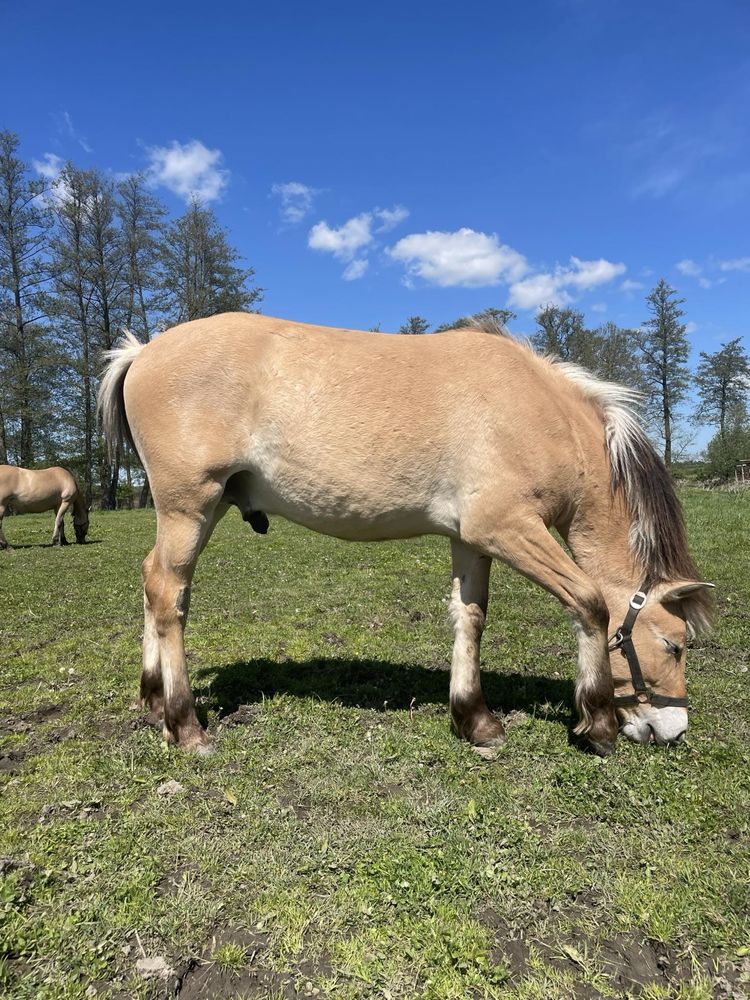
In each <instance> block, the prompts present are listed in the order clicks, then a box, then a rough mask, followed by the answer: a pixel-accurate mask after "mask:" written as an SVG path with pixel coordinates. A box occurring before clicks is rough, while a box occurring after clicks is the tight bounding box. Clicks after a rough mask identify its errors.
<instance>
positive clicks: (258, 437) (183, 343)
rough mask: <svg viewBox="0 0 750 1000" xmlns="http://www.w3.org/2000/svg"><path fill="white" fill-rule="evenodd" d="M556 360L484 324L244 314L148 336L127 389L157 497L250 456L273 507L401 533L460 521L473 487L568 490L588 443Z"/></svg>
mask: <svg viewBox="0 0 750 1000" xmlns="http://www.w3.org/2000/svg"><path fill="white" fill-rule="evenodd" d="M549 368H550V366H549V365H547V364H546V362H544V363H542V362H540V359H539V358H537V357H535V356H534V355H533V353H531V352H530V351H528V350H527V349H526V348H525V347H523V346H522V345H520V344H518V343H517V342H516V341H514V340H512V339H511V338H508V337H502V336H492V335H490V334H487V333H482V332H478V331H474V330H454V331H450V332H448V333H443V334H432V335H429V336H424V337H405V336H394V335H389V334H378V333H366V332H363V331H356V330H348V329H344V330H338V329H332V328H329V327H318V326H311V325H309V324H301V323H292V322H289V321H285V320H280V319H275V318H272V317H267V316H260V315H257V314H256V315H253V314H243V313H230V314H225V315H222V316H216V317H212V318H210V319H206V320H198V321H195V322H192V323H187V324H184V325H182V326H180V327H176V328H173V329H172V330H170V331H167V332H166V333H164V334H162V335H161V336H159V337H157V338H156V339H155V340H153V341H151V342H150V343H149V344H148V345H146V347H144V348H143V350H142V351H141V353H140V354H139V355H138V357H137V358H136V359H135V361H134V362H133V364H132V366H131V368H130V371H129V372H128V375H127V377H126V379H125V383H124V399H125V407H126V412H127V417H128V421H129V423H130V427H131V431H132V432H133V436H134V439H135V442H136V444H137V446H138V449H139V452H141V458H142V459H143V460H144V462H145V464H146V467H147V470H148V473H149V478H150V480H151V481H152V484H153V485H154V488H155V489H154V496H155V498H156V499H158V497H157V494H158V493H159V492H160V490H162V488H163V495H164V496H167V495H169V497H170V499H169V500H168V501H167V502H169V503H171V502H173V501H177V500H179V496H178V494H179V491H180V490H181V489H182V488H183V484H184V483H185V481H186V479H187V478H189V477H190V476H192V477H193V479H194V481H195V482H196V483H198V482H203V481H206V480H209V479H211V478H213V479H214V480H215V481H216V482H221V481H223V482H226V480H227V478H228V477H229V476H231V475H234V474H235V473H237V472H238V471H240V470H246V471H249V472H250V473H251V474H252V475H253V477H254V481H255V489H256V493H255V496H254V497H253V502H254V504H255V505H256V506H257V509H262V510H266V511H268V512H269V513H279V514H283V515H284V516H286V517H289V518H291V519H294V520H300V521H301V522H302V523H304V524H307V525H308V526H309V527H314V528H317V529H318V530H334V531H335V533H340V532H342V531H346V532H349V531H351V537H393V535H394V534H402V533H403V534H411V533H415V534H416V533H420V532H423V531H434V530H438V531H446V532H451V531H453V530H455V528H456V525H457V524H458V521H459V520H460V516H461V510H463V509H465V506H466V502H467V499H466V498H467V497H468V496H470V495H471V494H478V493H479V492H481V493H482V494H484V495H489V494H490V493H491V494H492V495H493V497H495V498H496V500H493V506H494V504H495V503H498V504H501V503H503V502H506V499H505V498H507V502H514V501H515V500H516V499H517V498H518V497H519V496H522V495H524V496H525V495H528V494H529V493H530V491H531V489H532V488H533V487H535V486H536V484H537V483H538V482H539V480H540V479H541V480H542V481H543V483H544V485H545V490H546V491H547V492H548V493H550V494H554V498H553V500H552V501H550V504H551V505H554V506H559V505H560V501H559V499H558V498H559V497H560V496H562V494H564V493H568V492H569V490H570V488H572V487H571V485H570V484H571V483H572V481H573V476H574V475H575V472H574V470H573V469H572V468H571V463H572V464H573V465H577V464H578V462H579V459H580V456H581V455H582V454H583V453H584V451H585V449H582V448H580V447H577V446H576V442H575V440H574V439H573V437H572V435H571V426H572V425H571V419H569V414H568V409H570V407H569V405H568V403H566V402H565V400H564V399H562V397H564V396H565V394H566V392H567V395H568V396H570V394H571V390H570V389H569V388H568V389H567V390H566V389H563V391H562V396H561V395H560V393H559V392H557V390H556V385H557V384H558V382H559V380H558V379H556V377H553V376H552V375H550V374H549ZM558 397H560V398H558ZM561 400H562V401H561ZM566 407H567V409H566ZM600 428H601V425H600ZM599 437H601V451H602V456H603V454H604V451H603V449H604V445H603V432H601V429H600V432H599ZM162 484H163V487H162ZM542 506H544V503H543V504H542ZM545 516H546V513H545ZM331 525H333V526H334V527H333V529H331V527H330V526H331Z"/></svg>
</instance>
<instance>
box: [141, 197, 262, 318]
mask: <svg viewBox="0 0 750 1000" xmlns="http://www.w3.org/2000/svg"><path fill="white" fill-rule="evenodd" d="M239 259H240V256H239V254H238V253H237V251H236V250H235V249H233V247H231V246H230V244H229V240H228V238H227V234H226V232H225V231H224V230H223V229H222V228H221V227H220V226H219V223H218V222H217V220H216V216H215V215H214V213H213V212H212V210H211V209H210V208H205V207H204V206H202V205H201V203H200V202H199V201H198V199H197V198H194V199H193V201H192V202H191V204H190V207H189V208H188V210H187V212H185V214H184V215H183V216H181V217H180V218H179V219H177V220H175V221H174V222H173V223H171V225H169V226H168V227H167V229H166V232H165V234H164V238H163V245H162V248H161V265H162V269H163V270H162V287H163V290H164V292H165V298H166V301H165V309H166V312H167V317H168V319H169V321H170V322H172V323H185V322H187V321H188V320H193V319H201V318H203V317H205V316H215V315H216V314H217V313H221V312H234V311H237V310H242V309H252V308H253V306H254V305H255V304H256V303H258V302H260V300H261V298H262V297H263V290H262V289H261V288H257V287H252V286H250V285H249V284H248V283H249V281H250V279H251V278H252V277H253V275H254V274H255V271H254V270H253V269H252V268H251V267H239V266H238V265H237V261H238V260H239Z"/></svg>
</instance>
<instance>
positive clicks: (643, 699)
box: [635, 691, 654, 705]
mask: <svg viewBox="0 0 750 1000" xmlns="http://www.w3.org/2000/svg"><path fill="white" fill-rule="evenodd" d="M653 693H654V692H653V691H636V692H635V698H636V701H637V702H638V704H639V705H648V704H649V703H650V702H651V696H652V695H653Z"/></svg>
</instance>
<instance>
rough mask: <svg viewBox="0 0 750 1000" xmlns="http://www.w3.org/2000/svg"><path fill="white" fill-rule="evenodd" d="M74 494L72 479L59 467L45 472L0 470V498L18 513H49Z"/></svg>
mask: <svg viewBox="0 0 750 1000" xmlns="http://www.w3.org/2000/svg"><path fill="white" fill-rule="evenodd" d="M8 470H9V471H8ZM77 493H78V484H77V483H76V481H75V477H74V476H73V475H72V474H71V473H70V472H68V470H67V469H63V468H62V467H61V466H53V467H52V468H49V469H22V468H20V467H18V466H10V465H6V466H0V496H1V497H2V499H3V500H4V501H5V502H7V503H10V504H11V505H12V506H13V509H14V510H16V511H17V512H18V513H22V514H23V513H25V514H39V513H42V512H43V511H46V510H52V509H53V508H56V507H58V506H59V505H60V504H61V503H62V501H63V500H72V499H73V498H74V497H75V496H76V495H77Z"/></svg>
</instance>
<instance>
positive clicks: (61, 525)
mask: <svg viewBox="0 0 750 1000" xmlns="http://www.w3.org/2000/svg"><path fill="white" fill-rule="evenodd" d="M72 503H73V501H72V500H65V499H64V500H63V501H62V503H61V504H60V507H59V509H58V511H57V516H56V517H55V530H54V532H53V533H52V544H53V545H67V544H68V540H67V538H66V537H65V521H64V520H63V518H64V517H65V515H66V514H67V512H68V511H69V510H70V507H71V505H72Z"/></svg>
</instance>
